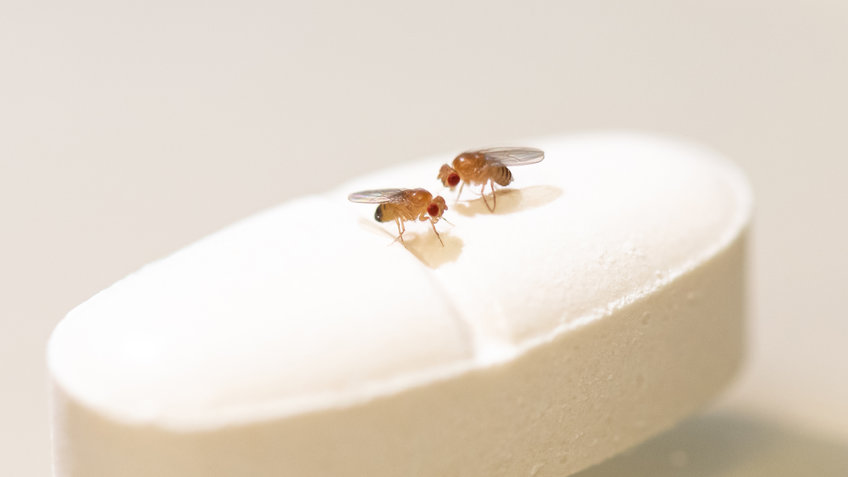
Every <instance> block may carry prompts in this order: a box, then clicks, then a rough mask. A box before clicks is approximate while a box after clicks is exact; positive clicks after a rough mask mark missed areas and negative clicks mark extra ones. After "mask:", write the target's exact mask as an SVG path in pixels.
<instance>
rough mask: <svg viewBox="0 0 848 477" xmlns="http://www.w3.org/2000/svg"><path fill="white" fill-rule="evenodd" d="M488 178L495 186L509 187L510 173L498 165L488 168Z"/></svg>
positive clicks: (504, 167) (507, 169)
mask: <svg viewBox="0 0 848 477" xmlns="http://www.w3.org/2000/svg"><path fill="white" fill-rule="evenodd" d="M489 177H491V179H492V181H494V183H495V184H498V185H502V186H506V185H509V183H510V182H512V172H510V170H509V168H507V167H506V166H503V165H500V164H498V165H490V166H489Z"/></svg>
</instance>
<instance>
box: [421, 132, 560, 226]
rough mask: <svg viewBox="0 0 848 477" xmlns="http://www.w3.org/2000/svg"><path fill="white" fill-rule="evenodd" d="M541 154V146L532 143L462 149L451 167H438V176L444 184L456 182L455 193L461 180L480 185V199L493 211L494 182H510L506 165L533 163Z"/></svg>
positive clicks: (505, 183)
mask: <svg viewBox="0 0 848 477" xmlns="http://www.w3.org/2000/svg"><path fill="white" fill-rule="evenodd" d="M544 158H545V153H544V151H542V150H541V149H535V148H532V147H493V148H490V149H480V150H477V151H468V152H463V153H462V154H460V155H458V156H456V158H454V160H453V167H451V166H449V165H447V164H444V165H442V168H441V169H440V170H439V176H438V178H439V179H440V180H441V181H442V184H443V185H444V186H445V187H450V188H451V190H453V188H454V187H456V186H457V184H459V183H460V182H462V185H460V186H459V194H457V196H456V199H457V200H459V196H460V195H462V188H463V187H464V186H465V184H471V185H480V186H482V187H481V189H480V193H481V194H482V195H483V202H485V204H486V208H488V209H489V211H490V212H494V211H495V206H496V205H497V196H495V184H498V185H501V186H506V185H508V184H509V183H510V182H512V172H510V170H509V168H508V167H507V166H523V165H526V164H535V163H537V162H540V161H541V160H542V159H544ZM486 184H490V185H491V187H492V206H491V207H489V202H488V201H487V200H486Z"/></svg>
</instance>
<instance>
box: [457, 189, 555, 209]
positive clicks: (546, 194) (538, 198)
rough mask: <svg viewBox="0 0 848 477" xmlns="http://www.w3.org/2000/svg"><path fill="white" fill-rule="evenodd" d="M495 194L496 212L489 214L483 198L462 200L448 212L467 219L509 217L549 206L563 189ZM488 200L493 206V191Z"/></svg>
mask: <svg viewBox="0 0 848 477" xmlns="http://www.w3.org/2000/svg"><path fill="white" fill-rule="evenodd" d="M467 193H468V192H465V193H464V194H467ZM495 194H496V195H497V205H496V206H495V211H494V212H489V209H488V208H486V204H485V202H483V198H482V197H479V198H477V199H473V200H467V201H462V200H461V201H460V202H459V203H457V204H455V205H453V206H449V209H448V211H450V210H453V211H455V212H456V213H458V214H460V215H464V216H466V217H470V216H474V215H478V214H482V215H491V214H494V215H507V214H512V213H515V212H520V211H522V210H528V209H535V208H536V207H541V206H543V205H545V204H549V203H551V202H553V201H554V200H556V199H557V197H559V196H561V195H562V189H560V188H559V187H555V186H552V185H537V186H530V187H524V188H521V189H511V188H510V189H496V190H495ZM486 200H487V201H489V204H490V205H491V204H492V193H491V191H490V192H489V193H488V194H486Z"/></svg>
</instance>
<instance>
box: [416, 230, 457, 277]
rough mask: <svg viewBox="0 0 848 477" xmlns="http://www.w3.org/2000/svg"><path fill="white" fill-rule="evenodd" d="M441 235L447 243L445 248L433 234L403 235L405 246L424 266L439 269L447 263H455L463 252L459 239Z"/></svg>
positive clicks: (447, 234)
mask: <svg viewBox="0 0 848 477" xmlns="http://www.w3.org/2000/svg"><path fill="white" fill-rule="evenodd" d="M440 233H441V236H442V240H443V241H444V242H445V246H444V247H442V244H441V243H439V239H437V238H436V236H435V235H434V234H432V233H429V234H421V233H417V234H414V235H412V234H409V233H406V234H404V235H403V238H404V242H403V246H404V247H405V248H406V249H407V250H409V253H411V254H412V255H415V258H417V259H418V260H420V261H421V263H423V264H424V265H427V266H428V267H430V268H439V267H441V266H442V265H444V264H446V263H449V262H455V261H456V259H457V258H459V254H460V253H461V252H462V245H463V243H462V239H460V238H459V237H457V236H455V235H452V234H449V233H445V232H440Z"/></svg>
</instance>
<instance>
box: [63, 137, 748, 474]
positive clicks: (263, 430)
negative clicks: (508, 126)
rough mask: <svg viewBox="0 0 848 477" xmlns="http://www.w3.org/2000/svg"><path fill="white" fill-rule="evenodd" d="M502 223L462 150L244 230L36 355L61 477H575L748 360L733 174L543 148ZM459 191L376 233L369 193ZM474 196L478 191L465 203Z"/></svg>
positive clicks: (620, 148)
mask: <svg viewBox="0 0 848 477" xmlns="http://www.w3.org/2000/svg"><path fill="white" fill-rule="evenodd" d="M522 145H526V146H536V147H540V148H542V149H544V150H545V152H546V158H545V160H544V161H543V162H541V163H539V164H535V165H528V166H523V167H515V168H513V169H512V172H513V175H514V177H515V182H514V183H513V184H512V185H511V186H510V187H509V188H508V189H501V190H499V191H498V192H497V208H496V210H495V213H490V212H489V211H488V210H486V208H485V206H484V205H483V203H482V201H481V200H480V198H479V190H472V189H471V188H468V187H466V189H465V191H464V192H463V198H462V200H461V201H460V202H459V203H456V204H454V195H455V193H452V192H450V191H449V190H446V189H444V188H443V187H442V186H441V185H440V184H439V183H438V182H437V181H436V180H435V176H436V173H437V172H438V169H439V166H440V165H441V164H442V163H444V162H449V160H450V159H452V155H450V154H446V155H443V156H440V157H438V158H433V159H430V160H427V161H422V162H418V163H414V164H411V165H407V166H404V167H401V168H397V169H393V170H388V171H384V172H381V173H377V174H374V175H371V176H369V177H365V178H361V179H359V180H356V181H354V182H351V183H350V184H347V185H345V186H344V187H341V188H339V189H338V190H335V191H333V192H330V193H326V194H323V195H317V196H310V197H305V198H302V199H299V200H295V201H292V202H289V203H287V204H284V205H281V206H279V207H276V208H274V209H271V210H268V211H266V212H263V213H261V214H258V215H256V216H253V217H250V218H248V219H246V220H243V221H241V222H239V223H237V224H235V225H232V226H230V227H228V228H226V229H224V230H222V231H220V232H218V233H216V234H213V235H211V236H209V237H207V238H204V239H203V240H200V241H199V242H197V243H195V244H193V245H191V246H189V247H187V248H185V249H183V250H181V251H178V252H176V253H175V254H173V255H171V256H169V257H167V258H165V259H163V260H160V261H158V262H155V263H153V264H150V265H148V266H146V267H144V268H142V269H141V270H139V271H138V272H136V273H134V274H132V275H130V276H129V277H127V278H125V279H123V280H121V281H119V282H118V283H116V284H114V285H113V286H111V287H109V288H108V289H106V290H104V291H103V292H101V293H99V294H97V295H96V296H95V297H93V298H91V299H90V300H89V301H87V302H85V303H83V304H82V305H80V306H79V307H77V308H76V309H74V310H73V311H71V312H70V313H69V314H68V316H67V317H66V318H65V319H64V320H63V321H62V322H61V323H60V324H59V325H58V326H57V327H56V330H55V331H54V333H53V336H52V338H51V340H50V343H49V346H48V366H49V370H50V373H51V377H52V381H53V400H52V406H53V416H52V431H53V440H54V464H55V470H56V475H57V476H61V477H65V476H85V477H99V476H109V477H136V476H139V477H141V476H145V477H147V476H153V475H155V476H158V477H172V476H173V477H176V476H180V477H200V476H203V477H218V476H245V475H249V476H252V477H270V476H282V475H286V476H298V477H308V476H331V475H332V476H369V477H381V476H434V477H435V476H440V477H444V476H478V475H479V476H517V475H558V476H562V475H567V474H568V473H570V472H574V471H577V470H580V469H582V468H585V467H586V466H588V465H591V464H593V463H596V462H598V461H600V460H602V459H604V458H607V457H609V456H611V455H613V454H615V453H617V452H619V451H621V450H623V449H625V448H627V447H630V446H632V445H634V444H636V443H638V442H639V441H642V440H644V439H646V438H648V437H650V436H651V435H653V434H656V433H657V432H659V431H662V430H664V429H666V428H668V427H670V426H671V425H673V424H674V423H675V422H676V421H678V420H680V419H681V418H683V417H684V416H686V415H687V414H690V413H691V412H693V411H695V410H697V409H698V408H699V407H701V406H703V405H704V404H705V403H706V402H707V401H708V400H709V399H710V398H711V397H713V396H714V395H715V394H716V393H717V392H718V391H719V390H720V389H721V388H722V387H723V386H724V385H725V384H726V383H727V381H728V380H729V379H730V378H731V377H732V375H733V373H734V371H735V370H736V368H737V366H738V363H739V361H740V357H741V354H742V348H743V315H744V286H743V285H744V283H743V282H744V276H743V275H744V273H743V272H744V268H745V266H744V259H745V250H744V248H745V247H744V244H745V231H746V228H747V224H748V222H749V220H750V216H751V194H750V190H749V187H748V185H747V182H746V181H745V179H744V177H743V176H742V175H741V173H740V172H739V170H738V169H737V168H735V167H734V166H733V165H731V164H729V163H728V162H726V161H725V160H723V159H721V158H720V157H716V156H715V155H714V154H712V153H709V152H706V151H704V150H702V149H699V148H696V147H693V146H690V145H687V144H683V143H678V142H673V141H669V140H664V139H658V138H653V137H648V136H642V135H635V134H593V135H581V136H570V137H561V138H556V139H553V140H548V141H542V142H538V143H533V144H522ZM384 187H410V188H412V187H425V188H428V189H430V190H431V191H432V192H434V193H437V194H442V195H444V196H445V197H446V199H447V203H448V207H449V210H448V211H446V213H445V217H446V218H447V219H448V220H450V221H451V222H452V223H453V225H449V224H446V223H445V222H439V223H438V224H437V228H438V229H439V230H440V232H441V234H442V238H443V239H444V242H445V247H442V246H441V245H440V244H439V242H438V240H437V239H436V237H435V234H433V231H432V229H431V228H430V226H429V224H428V223H424V222H416V223H412V222H410V223H407V227H406V228H407V232H406V233H405V235H404V238H405V244H401V243H397V242H395V243H392V240H393V237H394V235H396V233H397V230H396V228H395V225H394V223H377V222H375V221H374V219H373V215H374V206H373V205H372V206H369V205H363V204H354V203H350V202H349V201H348V200H347V194H348V193H350V192H354V191H357V190H361V189H377V188H384ZM474 189H477V188H474Z"/></svg>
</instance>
